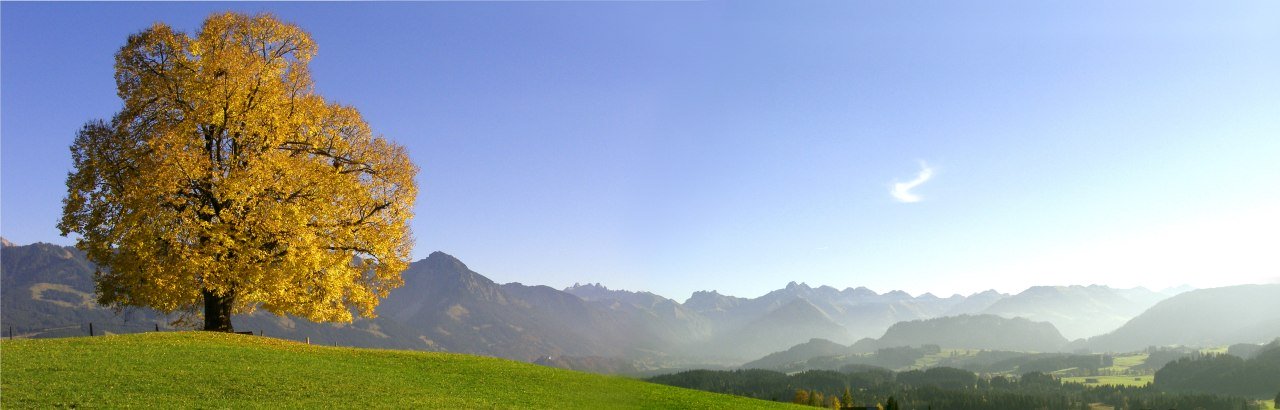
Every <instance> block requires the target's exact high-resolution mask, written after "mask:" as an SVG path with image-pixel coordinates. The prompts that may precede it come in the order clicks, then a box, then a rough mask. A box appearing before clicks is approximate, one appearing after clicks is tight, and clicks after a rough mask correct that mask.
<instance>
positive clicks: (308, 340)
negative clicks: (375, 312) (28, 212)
mask: <svg viewBox="0 0 1280 410" xmlns="http://www.w3.org/2000/svg"><path fill="white" fill-rule="evenodd" d="M9 334H10V335H12V334H13V331H10V332H9ZM307 344H311V336H307Z"/></svg>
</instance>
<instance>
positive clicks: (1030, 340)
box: [875, 315, 1067, 352]
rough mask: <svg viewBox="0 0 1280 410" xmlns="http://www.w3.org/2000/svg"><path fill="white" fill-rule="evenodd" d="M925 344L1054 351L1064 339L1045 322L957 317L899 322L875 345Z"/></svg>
mask: <svg viewBox="0 0 1280 410" xmlns="http://www.w3.org/2000/svg"><path fill="white" fill-rule="evenodd" d="M928 344H933V345H938V346H941V347H943V348H963V349H987V350H1013V351H1021V352H1056V351H1058V350H1059V349H1061V348H1062V347H1063V346H1064V345H1066V344H1067V339H1066V338H1064V337H1062V334H1061V333H1058V329H1056V328H1054V326H1053V324H1051V323H1048V322H1034V321H1031V320H1028V319H1025V318H1012V319H1009V318H1003V317H1000V316H995V315H976V316H971V315H960V316H948V317H940V318H933V319H926V320H912V321H908V322H900V323H897V324H894V325H893V326H892V327H890V328H889V330H888V331H886V332H885V334H884V336H882V337H880V339H878V340H876V343H875V345H876V346H877V347H879V348H886V347H898V346H920V345H928Z"/></svg>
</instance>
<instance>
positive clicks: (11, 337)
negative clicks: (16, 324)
mask: <svg viewBox="0 0 1280 410" xmlns="http://www.w3.org/2000/svg"><path fill="white" fill-rule="evenodd" d="M9 340H13V325H9Z"/></svg>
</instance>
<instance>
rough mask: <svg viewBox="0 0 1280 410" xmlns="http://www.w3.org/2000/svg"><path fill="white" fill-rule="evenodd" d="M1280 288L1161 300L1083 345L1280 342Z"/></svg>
mask: <svg viewBox="0 0 1280 410" xmlns="http://www.w3.org/2000/svg"><path fill="white" fill-rule="evenodd" d="M1277 295H1280V284H1272V285H1239V286H1228V287H1221V288H1212V289H1200V290H1193V291H1190V292H1186V293H1182V294H1179V295H1177V296H1174V297H1171V298H1168V299H1165V300H1164V301H1161V302H1160V303H1157V304H1156V305H1155V306H1152V307H1151V308H1150V309H1147V311H1146V312H1143V313H1142V314H1141V315H1138V316H1137V317H1135V318H1133V320H1130V321H1129V322H1128V323H1125V324H1124V326H1121V327H1120V328H1119V329H1116V330H1115V331H1113V332H1111V333H1107V334H1104V335H1101V336H1097V337H1093V338H1090V339H1089V340H1088V342H1086V343H1084V345H1083V346H1084V347H1088V348H1090V349H1092V350H1094V351H1111V352H1125V351H1134V350H1139V349H1143V348H1146V347H1147V346H1153V345H1155V346H1161V345H1173V344H1179V345H1187V346H1222V345H1230V344H1234V343H1260V342H1266V341H1270V340H1273V339H1275V338H1276V337H1280V297H1277Z"/></svg>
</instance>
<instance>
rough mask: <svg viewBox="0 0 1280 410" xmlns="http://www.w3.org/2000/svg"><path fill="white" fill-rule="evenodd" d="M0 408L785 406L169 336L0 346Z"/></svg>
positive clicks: (377, 354)
mask: <svg viewBox="0 0 1280 410" xmlns="http://www.w3.org/2000/svg"><path fill="white" fill-rule="evenodd" d="M0 355H3V361H0V374H3V376H2V377H0V384H2V387H0V390H2V391H3V395H2V397H0V407H4V408H28V407H129V406H131V407H154V406H161V407H168V408H172V407H219V408H242V407H255V408H279V407H290V408H296V407H306V408H329V407H347V408H351V407H360V408H364V407H382V408H386V407H396V408H476V407H483V408H494V407H498V408H513V407H522V408H529V407H536V408H601V407H608V408H619V407H621V408H785V407H792V406H791V405H789V404H784V403H775V402H770V401H763V400H754V399H749V398H744V397H736V396H730V395H724V394H716V393H707V392H702V391H696V390H688V389H681V388H676V387H669V386H663V385H658V384H652V383H646V382H642V381H639V380H633V379H627V378H622V377H612V376H602V375H595V374H589V373H582V372H575V371H568V370H562V369H555V368H550V367H544V366H539V365H534V364H529V363H523V362H516V361H511V360H503V359H496V358H490V357H481V356H472V355H463V354H450V353H428V352H409V351H394V350H374V349H356V348H339V347H322V346H311V345H307V344H302V343H296V342H290V341H284V340H279V339H271V338H264V337H256V336H246V335H237V334H226V333H210V332H168V333H144V334H133V335H119V336H105V337H78V338H66V339H38V340H35V339H31V340H23V339H18V340H5V341H3V342H0Z"/></svg>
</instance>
